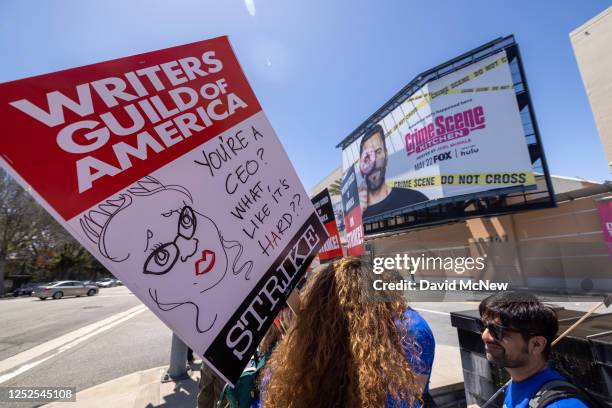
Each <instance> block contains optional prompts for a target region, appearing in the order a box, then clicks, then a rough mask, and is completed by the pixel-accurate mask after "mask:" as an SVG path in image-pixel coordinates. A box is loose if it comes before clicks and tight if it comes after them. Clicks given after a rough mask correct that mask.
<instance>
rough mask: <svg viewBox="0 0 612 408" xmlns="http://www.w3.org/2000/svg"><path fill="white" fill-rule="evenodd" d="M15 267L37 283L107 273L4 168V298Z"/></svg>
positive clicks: (0, 288) (0, 188)
mask: <svg viewBox="0 0 612 408" xmlns="http://www.w3.org/2000/svg"><path fill="white" fill-rule="evenodd" d="M11 264H19V265H20V269H21V270H22V271H24V272H29V273H31V274H32V276H33V278H34V280H36V281H45V280H46V281H48V280H55V279H69V278H72V277H74V278H76V277H80V276H85V275H91V274H94V275H96V274H97V273H99V272H102V271H104V267H103V266H102V265H101V264H100V263H98V262H97V261H96V260H95V258H93V257H92V256H91V255H90V254H89V253H88V252H87V251H86V250H85V249H84V248H83V247H82V246H81V245H80V244H79V243H78V242H76V241H75V240H74V239H73V238H72V237H71V236H70V234H69V233H68V232H67V231H66V230H65V229H64V228H63V227H62V226H61V225H59V224H58V223H57V222H56V221H55V220H54V219H53V217H51V216H50V215H49V213H47V211H45V210H44V209H43V208H42V207H41V206H40V205H38V204H37V203H36V201H35V200H34V199H33V198H32V196H31V195H30V194H29V193H28V192H27V191H25V190H24V189H23V188H22V187H21V186H20V185H19V184H17V182H15V180H13V179H12V177H11V176H10V175H9V174H8V173H6V172H5V171H4V170H2V169H0V296H2V295H3V294H4V291H5V288H4V279H5V276H6V273H7V270H8V267H9V266H10V265H11ZM84 272H88V273H84ZM75 275H77V276H75Z"/></svg>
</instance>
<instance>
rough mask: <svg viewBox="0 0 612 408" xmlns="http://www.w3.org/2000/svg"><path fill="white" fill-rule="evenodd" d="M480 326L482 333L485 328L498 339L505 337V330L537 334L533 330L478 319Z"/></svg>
mask: <svg viewBox="0 0 612 408" xmlns="http://www.w3.org/2000/svg"><path fill="white" fill-rule="evenodd" d="M478 326H479V328H480V333H484V331H485V330H488V331H489V333H491V336H492V337H493V338H494V339H495V340H497V341H502V339H503V338H504V332H510V333H523V334H528V335H532V336H533V335H535V333H533V332H527V331H522V330H517V329H512V328H510V327H506V326H502V325H501V324H496V323H491V322H483V321H482V320H479V321H478Z"/></svg>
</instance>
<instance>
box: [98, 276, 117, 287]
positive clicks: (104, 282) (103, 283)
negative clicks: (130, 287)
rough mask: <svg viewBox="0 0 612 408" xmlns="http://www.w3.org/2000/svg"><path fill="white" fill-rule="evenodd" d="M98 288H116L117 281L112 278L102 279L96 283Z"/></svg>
mask: <svg viewBox="0 0 612 408" xmlns="http://www.w3.org/2000/svg"><path fill="white" fill-rule="evenodd" d="M96 285H98V287H99V288H114V287H115V286H117V280H116V279H112V278H102V279H100V280H99V281H97V282H96Z"/></svg>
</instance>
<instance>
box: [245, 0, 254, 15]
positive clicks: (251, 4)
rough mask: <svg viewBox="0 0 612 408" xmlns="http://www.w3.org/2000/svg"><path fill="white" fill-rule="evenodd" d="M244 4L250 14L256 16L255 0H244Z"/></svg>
mask: <svg viewBox="0 0 612 408" xmlns="http://www.w3.org/2000/svg"><path fill="white" fill-rule="evenodd" d="M244 5H245V6H246V8H247V11H248V12H249V14H250V15H251V16H253V17H255V0H244Z"/></svg>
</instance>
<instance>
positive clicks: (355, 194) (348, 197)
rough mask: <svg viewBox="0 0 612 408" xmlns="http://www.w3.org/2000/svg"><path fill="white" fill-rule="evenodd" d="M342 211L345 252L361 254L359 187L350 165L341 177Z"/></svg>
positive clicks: (350, 254) (353, 168)
mask: <svg viewBox="0 0 612 408" xmlns="http://www.w3.org/2000/svg"><path fill="white" fill-rule="evenodd" d="M341 191H342V207H343V208H342V211H343V212H344V230H345V231H346V250H347V251H346V252H347V254H348V255H349V256H361V255H362V254H363V250H364V248H363V223H362V221H361V207H360V204H359V188H358V187H357V177H356V176H355V166H351V167H350V168H349V169H348V171H347V172H346V173H345V175H344V178H343V179H342V187H341Z"/></svg>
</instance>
